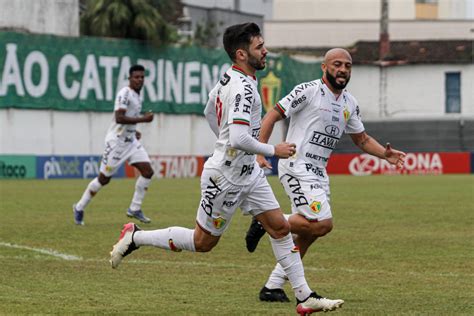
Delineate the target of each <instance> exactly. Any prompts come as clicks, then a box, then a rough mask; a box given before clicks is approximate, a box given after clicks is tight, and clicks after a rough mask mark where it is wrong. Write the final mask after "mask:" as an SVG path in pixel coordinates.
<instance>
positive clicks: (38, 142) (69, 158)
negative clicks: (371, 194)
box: [0, 0, 474, 179]
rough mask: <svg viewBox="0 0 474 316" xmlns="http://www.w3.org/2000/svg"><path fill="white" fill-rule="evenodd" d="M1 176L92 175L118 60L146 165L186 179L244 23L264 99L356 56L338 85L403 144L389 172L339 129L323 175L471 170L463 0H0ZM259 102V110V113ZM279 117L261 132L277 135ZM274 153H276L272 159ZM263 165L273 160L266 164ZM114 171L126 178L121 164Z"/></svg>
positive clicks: (371, 127) (472, 13)
mask: <svg viewBox="0 0 474 316" xmlns="http://www.w3.org/2000/svg"><path fill="white" fill-rule="evenodd" d="M0 6H1V7H2V10H1V11H0V178H41V179H49V178H91V177H95V176H96V175H97V173H98V164H99V162H100V155H101V153H102V150H103V145H104V143H103V142H104V137H105V133H106V130H107V128H108V127H109V124H110V122H111V120H112V110H113V102H114V98H115V95H116V93H117V92H118V90H119V89H120V88H121V87H123V86H124V85H127V83H128V82H127V76H128V68H129V67H130V65H132V64H135V63H140V64H143V65H144V66H145V68H146V79H145V80H146V82H145V86H144V88H143V90H142V92H143V93H142V95H143V97H144V104H143V105H144V109H145V110H152V111H154V112H155V113H156V116H155V120H154V121H153V122H152V123H150V124H141V125H140V127H139V129H140V130H141V131H142V133H143V138H142V142H143V144H144V146H145V147H146V148H147V150H148V152H149V154H150V155H151V158H152V163H153V167H154V169H155V174H156V176H157V177H159V178H161V177H194V176H198V175H200V172H201V170H202V165H203V163H204V161H205V159H206V157H208V156H209V155H210V154H212V151H213V146H214V142H215V136H214V135H213V134H212V133H211V131H210V129H209V127H208V126H207V123H206V121H205V119H204V117H203V115H202V111H203V109H204V106H205V104H206V102H207V94H208V92H209V91H210V89H211V88H212V87H213V86H214V84H215V83H216V82H217V81H218V80H219V77H220V75H221V74H222V73H223V72H225V71H226V70H227V68H228V67H229V65H230V61H229V59H228V57H227V55H226V54H225V52H224V50H223V48H222V34H223V32H224V30H225V28H226V27H227V26H229V25H232V24H237V23H243V22H248V21H252V22H255V23H257V24H258V25H259V26H260V27H261V29H262V32H263V35H264V39H265V43H266V46H267V48H268V49H269V51H270V52H271V54H270V55H269V61H268V65H267V68H266V69H265V70H264V71H262V72H260V73H259V74H258V76H259V85H260V93H261V96H262V102H263V103H264V108H265V110H268V109H271V107H272V106H273V105H274V104H275V103H276V102H277V101H278V100H279V99H280V98H281V97H283V96H284V95H286V94H287V93H288V92H289V91H290V90H291V89H292V88H293V87H294V85H296V84H298V83H300V82H305V81H310V80H314V79H318V78H320V76H321V70H320V63H321V60H322V56H323V55H324V53H325V52H326V51H327V50H328V49H330V48H332V47H344V48H346V49H348V50H349V52H350V53H351V54H352V57H353V64H354V66H353V72H352V79H351V82H350V83H349V85H348V87H347V88H348V90H349V91H350V92H351V93H352V94H353V95H354V96H355V97H356V98H357V100H358V101H359V105H360V108H361V113H362V118H363V121H364V123H365V126H366V130H367V131H368V133H369V134H371V135H373V136H374V137H375V138H377V139H378V140H379V141H380V142H382V143H384V142H391V143H392V145H393V146H394V147H396V148H399V149H402V150H404V151H406V152H408V157H407V164H406V167H405V168H404V169H403V170H401V171H397V170H394V169H392V168H391V167H390V166H388V165H386V164H384V162H383V161H380V160H378V159H376V158H372V157H368V156H366V155H360V152H359V150H358V149H357V148H356V147H355V146H354V145H353V144H352V142H351V141H350V138H349V137H347V136H344V137H343V138H342V139H341V140H340V143H339V145H338V148H337V150H336V152H335V154H334V157H333V159H332V160H331V163H330V165H329V167H328V170H329V172H330V173H333V174H354V175H365V174H386V173H389V174H390V173H404V174H443V173H472V172H473V170H472V169H473V165H474V163H473V161H474V158H473V155H474V154H473V153H472V152H474V93H473V91H474V66H473V56H474V50H473V38H474V0H397V1H395V0H222V1H218V0H181V1H179V0H134V1H132V0H130V1H126V0H123V1H116V0H97V1H85V0H38V1H28V0H16V1H11V0H0ZM263 114H264V113H262V115H263ZM285 125H286V124H285V122H282V123H281V124H280V125H279V126H278V128H277V129H276V130H275V132H274V134H273V136H272V139H271V142H273V143H275V142H277V141H280V140H282V139H283V138H284V135H285V131H286V129H285ZM273 163H276V161H273ZM274 171H276V170H275V168H274ZM118 176H120V177H133V176H135V175H134V171H133V168H130V166H128V165H126V166H124V167H123V168H122V169H121V170H120V172H119V174H118Z"/></svg>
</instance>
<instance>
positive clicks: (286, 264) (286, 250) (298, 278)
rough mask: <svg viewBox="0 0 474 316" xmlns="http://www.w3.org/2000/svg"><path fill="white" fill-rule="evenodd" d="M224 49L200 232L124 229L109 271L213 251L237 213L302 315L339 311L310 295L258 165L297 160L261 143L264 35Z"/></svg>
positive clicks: (250, 27) (334, 303)
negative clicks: (267, 244)
mask: <svg viewBox="0 0 474 316" xmlns="http://www.w3.org/2000/svg"><path fill="white" fill-rule="evenodd" d="M224 48H225V50H226V51H227V53H228V55H229V57H230V58H231V60H232V62H233V65H232V67H231V68H230V69H229V70H227V72H226V73H225V74H224V76H223V77H222V79H221V80H220V82H219V83H218V84H217V85H216V86H215V88H214V89H213V90H212V91H211V92H210V94H209V101H208V103H207V106H206V109H205V113H206V118H207V119H208V121H209V124H210V126H211V128H212V130H213V131H214V133H215V134H216V136H217V138H218V139H217V141H216V144H215V149H214V153H213V155H212V157H210V158H209V159H208V160H207V162H206V164H205V166H204V171H203V173H202V176H201V201H200V204H199V207H198V211H197V217H196V226H195V228H194V229H188V228H183V227H169V228H165V229H159V230H153V231H142V230H140V229H139V228H138V226H136V225H134V224H133V223H129V224H126V225H125V226H124V229H123V230H122V233H121V235H120V238H119V241H118V242H117V243H116V244H115V245H114V248H113V250H112V252H111V259H110V262H111V264H112V267H113V268H117V267H118V266H119V264H120V262H121V261H122V259H123V257H125V256H127V255H128V254H130V253H131V252H132V251H133V250H135V249H137V248H138V247H140V246H155V247H158V248H162V249H167V250H173V251H181V250H183V249H184V250H188V251H192V252H208V251H211V250H212V249H213V248H214V247H215V246H216V245H217V243H218V241H219V239H220V236H222V234H223V233H224V232H225V231H226V230H227V228H228V227H229V224H230V222H231V219H232V216H233V215H234V213H235V211H236V209H237V208H238V207H240V208H241V209H242V211H243V212H248V213H250V214H252V215H253V216H254V217H255V218H257V219H258V221H260V222H261V223H262V225H263V227H265V229H266V230H267V232H268V233H269V235H270V241H271V244H272V248H273V252H274V255H275V257H276V259H277V262H278V263H279V264H280V265H281V267H282V269H283V270H284V271H285V274H286V275H287V276H288V279H289V281H290V283H291V285H292V287H293V289H294V293H295V296H296V299H297V307H296V309H297V312H298V313H300V314H301V315H307V314H310V313H312V312H315V311H320V310H334V309H336V308H338V307H340V306H342V304H343V303H344V301H343V300H330V299H327V298H324V297H321V296H319V295H318V294H316V293H315V292H313V291H312V290H311V289H310V288H309V286H308V284H307V282H306V279H305V277H304V269H303V264H302V262H301V257H300V255H299V253H298V249H297V248H295V245H294V243H293V239H292V237H291V234H290V228H289V225H288V222H287V220H286V219H285V218H284V216H283V214H282V212H281V210H280V206H279V204H278V202H277V201H276V199H275V196H274V194H273V192H272V189H271V187H270V185H269V184H268V182H267V179H266V178H265V176H264V173H263V170H262V169H261V168H260V167H259V165H258V164H257V163H256V157H255V154H261V155H267V156H276V157H279V158H288V157H289V156H291V155H293V154H294V153H295V145H294V144H293V143H286V142H284V143H280V144H278V145H276V146H272V145H269V144H263V143H260V142H258V141H257V139H256V138H257V137H258V134H259V131H260V122H261V116H260V115H261V111H262V104H261V100H260V96H259V94H258V89H257V79H256V78H255V72H256V71H257V70H261V69H263V68H264V67H265V63H266V58H265V57H266V55H267V50H266V48H265V46H264V42H263V38H262V36H261V34H260V29H259V27H258V26H257V25H256V24H254V23H245V24H239V25H234V26H231V27H229V28H227V29H226V31H225V34H224Z"/></svg>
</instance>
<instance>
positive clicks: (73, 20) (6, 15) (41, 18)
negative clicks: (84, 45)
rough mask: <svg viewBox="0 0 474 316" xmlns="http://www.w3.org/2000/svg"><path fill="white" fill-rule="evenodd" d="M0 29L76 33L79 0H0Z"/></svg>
mask: <svg viewBox="0 0 474 316" xmlns="http://www.w3.org/2000/svg"><path fill="white" fill-rule="evenodd" d="M0 8H1V9H0V29H2V28H5V29H15V30H23V31H27V32H31V33H42V34H55V35H64V36H79V0H34V1H32V0H14V1H12V0H0Z"/></svg>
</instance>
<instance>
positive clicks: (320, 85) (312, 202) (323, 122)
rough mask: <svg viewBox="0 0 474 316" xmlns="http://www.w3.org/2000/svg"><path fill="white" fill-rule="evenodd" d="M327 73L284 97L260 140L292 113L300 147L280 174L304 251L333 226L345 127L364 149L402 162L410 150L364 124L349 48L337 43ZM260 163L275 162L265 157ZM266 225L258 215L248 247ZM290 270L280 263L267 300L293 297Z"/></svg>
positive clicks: (291, 133) (264, 295) (263, 295)
mask: <svg viewBox="0 0 474 316" xmlns="http://www.w3.org/2000/svg"><path fill="white" fill-rule="evenodd" d="M321 68H322V70H323V77H322V79H318V80H314V81H311V82H306V83H302V84H299V85H297V86H296V87H295V88H294V89H293V90H292V91H291V92H290V93H289V94H288V95H287V96H285V97H284V98H282V99H281V100H280V101H279V102H278V103H277V104H276V106H275V107H274V109H273V110H271V111H270V112H268V113H267V115H266V116H265V118H264V119H263V121H262V130H261V133H260V138H259V140H260V141H261V142H263V143H266V142H268V139H269V138H270V135H271V133H272V131H273V127H274V125H275V123H276V122H277V121H279V120H281V119H283V118H286V117H289V118H291V120H290V125H289V129H288V135H287V138H286V141H287V142H291V143H295V144H296V148H298V152H297V153H296V154H295V155H293V156H292V157H290V158H289V159H286V160H280V161H279V164H278V175H279V178H280V181H281V183H282V184H283V187H284V189H285V191H286V194H287V195H288V197H289V198H290V200H291V208H292V213H293V214H292V215H291V216H289V222H290V227H291V232H292V233H293V234H294V236H295V244H296V245H297V246H298V247H299V249H300V254H301V257H303V256H304V255H305V253H306V251H307V250H308V248H309V246H310V245H311V244H312V243H313V242H314V241H315V240H316V239H317V238H318V237H322V236H324V235H326V234H327V233H329V232H330V231H331V230H332V228H333V223H332V213H331V207H330V205H329V196H330V191H329V178H328V175H327V172H326V165H327V163H328V160H329V157H330V155H331V153H332V151H333V150H334V149H335V147H336V145H337V143H338V142H339V139H340V137H341V136H342V133H343V132H345V133H347V134H349V135H350V137H351V138H352V140H353V142H354V143H355V144H356V145H357V146H358V147H359V148H360V149H362V150H363V151H365V152H366V153H369V154H371V155H374V156H377V157H379V158H382V159H385V160H387V161H388V162H390V163H391V164H394V165H396V166H397V167H402V166H403V163H404V160H405V153H403V152H401V151H398V150H395V149H392V148H391V147H390V145H389V144H387V146H386V147H385V148H384V147H383V146H382V145H380V144H379V143H378V142H377V141H376V140H375V139H374V138H372V137H370V136H369V135H368V134H367V133H366V132H365V130H364V125H363V124H362V121H361V118H360V113H359V106H358V105H357V101H356V99H355V98H354V97H353V96H352V95H351V94H350V93H349V92H347V90H345V89H344V88H345V87H346V85H347V84H348V82H349V80H350V77H351V68H352V58H351V56H350V54H349V52H347V51H346V50H344V49H341V48H334V49H331V50H329V51H328V52H327V53H326V55H325V56H324V62H323V63H322V65H321ZM257 160H258V162H259V163H260V166H262V167H263V166H264V167H268V168H271V164H270V163H269V162H268V161H266V160H265V158H264V157H262V156H259V157H258V158H257ZM264 228H265V225H263V227H262V225H260V223H259V220H258V218H254V219H253V221H252V223H251V225H250V228H249V230H248V232H247V236H246V242H247V249H248V250H249V251H250V252H253V251H254V250H255V248H256V247H257V244H258V241H259V240H260V238H261V237H262V236H263V234H264V233H265V229H264ZM285 279H286V273H285V271H284V269H282V267H281V266H280V264H277V265H276V267H275V269H274V270H273V272H272V273H271V274H270V277H269V279H268V281H267V283H266V284H265V286H264V287H263V288H262V290H261V291H260V295H259V296H260V300H262V301H271V302H274V301H279V302H283V301H288V297H287V296H286V294H285V292H284V291H283V285H284V283H285Z"/></svg>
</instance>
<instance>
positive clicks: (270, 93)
mask: <svg viewBox="0 0 474 316" xmlns="http://www.w3.org/2000/svg"><path fill="white" fill-rule="evenodd" d="M280 93H281V79H280V78H278V77H277V76H276V75H275V74H274V73H273V71H271V70H270V71H269V72H268V74H267V76H266V77H264V78H262V79H261V80H260V95H261V96H262V104H263V107H264V109H265V112H268V111H270V110H271V109H272V108H273V106H274V105H275V104H276V103H277V101H278V100H279V99H280Z"/></svg>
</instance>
